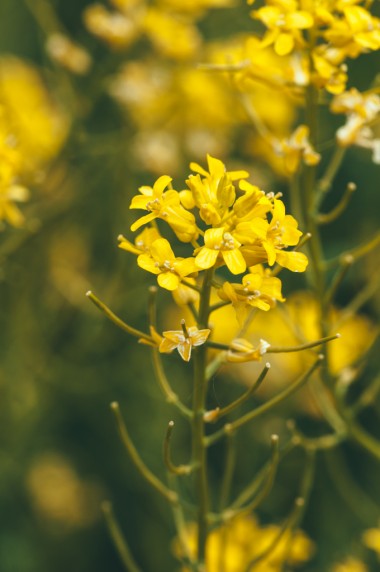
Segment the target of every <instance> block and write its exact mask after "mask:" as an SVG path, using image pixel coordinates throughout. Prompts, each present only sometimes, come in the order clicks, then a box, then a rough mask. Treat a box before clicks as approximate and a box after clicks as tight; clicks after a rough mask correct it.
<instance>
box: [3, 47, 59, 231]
mask: <svg viewBox="0 0 380 572" xmlns="http://www.w3.org/2000/svg"><path fill="white" fill-rule="evenodd" d="M68 128H69V124H68V121H67V119H66V117H65V116H64V115H63V114H62V113H61V112H60V111H59V110H58V108H57V107H56V106H55V105H54V104H53V102H52V101H51V99H50V96H49V94H48V91H47V89H46V88H45V86H44V84H43V82H42V78H41V76H40V75H39V73H38V71H37V70H36V69H35V68H34V67H33V66H32V65H30V64H28V63H26V62H24V61H22V60H20V59H18V58H15V57H11V56H7V57H3V58H0V221H1V220H6V221H7V222H8V223H9V224H11V225H13V226H21V225H22V224H23V223H24V216H23V214H22V213H21V211H20V209H19V207H18V206H17V204H16V203H22V202H25V201H26V200H27V199H28V198H29V191H28V190H27V188H26V186H28V185H29V184H30V183H35V182H36V181H38V180H41V179H43V175H44V168H45V167H46V166H47V164H48V162H49V161H50V160H51V159H52V158H53V157H54V156H55V155H56V154H57V153H58V152H59V150H60V149H61V147H62V145H63V144H64V141H65V138H66V135H67V132H68Z"/></svg>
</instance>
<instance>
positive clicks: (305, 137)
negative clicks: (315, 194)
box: [275, 125, 321, 174]
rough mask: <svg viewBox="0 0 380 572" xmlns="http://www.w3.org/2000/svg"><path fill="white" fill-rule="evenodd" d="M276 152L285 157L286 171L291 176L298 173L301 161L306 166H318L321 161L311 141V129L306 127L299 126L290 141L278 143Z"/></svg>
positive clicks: (285, 140)
mask: <svg viewBox="0 0 380 572" xmlns="http://www.w3.org/2000/svg"><path fill="white" fill-rule="evenodd" d="M275 152H277V153H278V154H279V155H280V156H283V157H284V162H285V167H286V170H287V171H288V173H290V174H293V173H295V172H296V171H297V169H298V167H299V164H300V161H301V160H303V162H304V163H305V164H306V165H317V164H318V163H319V161H320V160H321V156H320V154H319V153H317V152H316V151H315V150H314V149H313V147H312V145H311V143H310V141H309V128H308V127H307V126H306V125H299V126H298V127H297V129H296V130H295V131H294V133H292V135H291V136H290V137H289V139H284V140H283V141H281V142H278V143H277V144H276V146H275Z"/></svg>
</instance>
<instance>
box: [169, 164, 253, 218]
mask: <svg viewBox="0 0 380 572" xmlns="http://www.w3.org/2000/svg"><path fill="white" fill-rule="evenodd" d="M207 163H208V168H209V172H207V171H206V170H205V169H203V167H201V166H200V165H198V164H197V163H190V168H191V169H192V170H193V171H195V172H196V173H197V175H190V177H189V178H188V179H187V181H186V183H187V185H188V187H189V189H190V190H189V191H182V192H181V193H180V196H181V201H182V204H183V205H184V206H185V207H186V208H194V206H197V207H198V209H199V215H200V217H201V219H202V220H203V221H204V222H205V223H206V224H209V225H213V226H218V225H220V224H221V222H222V221H223V217H224V215H225V214H226V213H228V209H229V207H231V206H232V205H233V203H234V201H235V198H236V192H235V188H234V186H233V184H232V182H233V181H236V180H238V179H243V178H245V177H248V173H247V172H246V171H227V170H226V167H225V165H224V163H223V162H222V161H220V160H219V159H215V158H214V157H211V155H207ZM200 175H202V176H203V178H201V176H200Z"/></svg>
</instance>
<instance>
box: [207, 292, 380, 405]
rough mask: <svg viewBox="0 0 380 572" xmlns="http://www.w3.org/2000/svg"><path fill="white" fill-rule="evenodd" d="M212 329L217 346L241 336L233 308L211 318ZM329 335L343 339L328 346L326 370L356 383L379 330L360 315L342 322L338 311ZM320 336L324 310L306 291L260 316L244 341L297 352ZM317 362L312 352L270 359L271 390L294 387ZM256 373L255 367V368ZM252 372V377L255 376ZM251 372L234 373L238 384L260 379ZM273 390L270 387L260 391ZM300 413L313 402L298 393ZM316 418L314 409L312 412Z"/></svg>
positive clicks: (331, 316)
mask: <svg viewBox="0 0 380 572" xmlns="http://www.w3.org/2000/svg"><path fill="white" fill-rule="evenodd" d="M212 320H213V329H214V332H215V334H214V337H215V340H216V341H218V342H221V343H225V344H229V343H230V341H231V338H232V337H233V336H234V335H236V331H238V323H237V322H236V329H235V330H234V329H233V327H232V326H231V324H233V322H234V311H233V308H231V307H229V306H226V307H224V308H221V309H220V310H218V312H215V313H214V314H213V318H212ZM329 321H330V324H331V325H330V329H329V331H328V332H327V335H330V334H335V333H337V332H339V333H340V334H341V337H340V338H339V339H337V340H335V341H334V342H333V343H334V345H333V347H330V346H329V345H327V347H326V351H327V356H328V357H327V366H328V367H329V370H330V373H331V375H333V376H335V377H336V378H337V379H338V380H340V379H341V380H342V381H343V382H345V381H346V380H348V381H349V382H350V381H352V380H355V378H356V375H357V373H358V371H359V369H358V367H359V366H357V362H358V361H359V360H360V358H361V357H362V356H363V355H364V354H365V353H366V352H367V351H368V349H369V348H370V347H371V345H372V344H373V342H374V340H375V339H376V336H377V334H378V330H377V328H376V326H375V324H373V323H372V322H371V321H370V320H369V319H368V318H366V317H365V316H362V315H353V316H349V317H345V316H344V312H343V311H342V310H339V309H337V308H334V307H333V308H331V309H330V314H329ZM321 336H322V332H321V329H320V308H319V304H318V301H317V300H316V298H315V297H314V296H313V295H312V293H310V292H307V291H302V292H297V293H294V294H290V295H289V296H288V297H287V301H286V304H284V305H283V306H282V305H281V306H277V307H275V308H273V309H272V310H271V311H270V312H267V313H263V312H257V314H256V315H255V317H254V319H253V320H252V322H251V324H250V326H249V328H248V331H247V332H246V333H245V337H246V339H247V340H248V341H249V342H251V343H252V344H253V345H254V346H255V344H256V341H257V339H260V338H264V339H265V340H268V342H269V343H270V344H271V345H272V346H283V347H284V346H297V345H299V344H300V343H304V342H311V341H313V340H317V339H319V338H320V337H321ZM313 359H314V357H313V354H312V353H311V352H292V353H282V354H277V353H276V354H274V353H273V354H271V359H270V362H271V366H272V369H271V372H272V375H271V379H272V385H271V388H270V390H271V391H274V390H276V389H279V388H281V387H282V386H283V385H285V384H287V383H289V382H291V381H292V380H294V379H295V378H296V377H298V376H299V375H301V374H302V373H303V372H304V371H305V370H306V369H307V368H308V367H310V365H311V364H312V361H313ZM252 367H254V364H253V365H252ZM253 371H254V373H253ZM253 371H252V369H251V368H250V367H248V366H246V367H245V368H241V369H239V371H238V372H235V376H236V379H240V380H241V381H243V382H246V383H247V384H249V383H251V380H252V375H256V369H254V370H253ZM268 389H269V386H268V385H266V386H265V387H264V388H262V391H264V392H265V391H266V390H268ZM299 403H301V404H302V407H303V408H304V409H305V408H306V409H308V410H311V409H312V407H311V405H312V404H311V403H310V399H306V398H305V393H304V392H301V393H300V401H299ZM313 411H314V412H315V407H313Z"/></svg>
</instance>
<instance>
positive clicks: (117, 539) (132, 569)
mask: <svg viewBox="0 0 380 572" xmlns="http://www.w3.org/2000/svg"><path fill="white" fill-rule="evenodd" d="M101 508H102V511H103V514H104V519H105V521H106V524H107V528H108V531H109V533H110V536H111V538H112V541H113V543H114V545H115V547H116V550H117V552H118V554H119V556H120V560H121V561H122V563H123V565H124V567H125V569H126V570H127V571H128V572H141V568H140V567H139V566H138V565H137V564H136V562H135V560H134V558H133V556H132V553H131V551H130V548H129V546H128V544H127V541H126V540H125V538H124V535H123V533H122V531H121V529H120V526H119V523H118V522H117V520H116V517H115V514H114V512H113V508H112V504H111V503H110V502H109V501H104V502H103V503H102V507H101Z"/></svg>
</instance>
